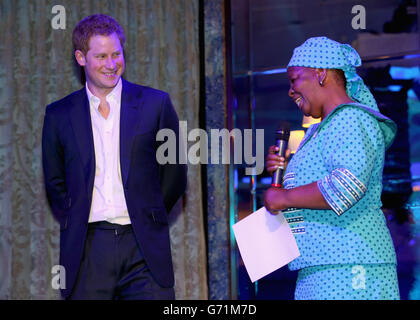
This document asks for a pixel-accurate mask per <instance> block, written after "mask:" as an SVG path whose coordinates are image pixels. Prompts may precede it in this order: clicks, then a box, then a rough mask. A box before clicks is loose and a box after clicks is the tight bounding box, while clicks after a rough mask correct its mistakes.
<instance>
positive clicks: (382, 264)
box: [283, 103, 399, 300]
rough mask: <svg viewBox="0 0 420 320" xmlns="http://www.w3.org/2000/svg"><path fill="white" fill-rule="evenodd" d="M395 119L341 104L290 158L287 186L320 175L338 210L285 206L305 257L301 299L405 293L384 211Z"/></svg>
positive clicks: (296, 265)
mask: <svg viewBox="0 0 420 320" xmlns="http://www.w3.org/2000/svg"><path fill="white" fill-rule="evenodd" d="M395 133H396V126H395V123H394V122H392V120H390V119H388V118H386V117H385V116H383V115H382V114H380V113H379V112H378V111H377V110H374V109H371V108H369V107H367V106H364V105H360V104H356V103H350V104H344V105H340V106H338V107H336V108H335V109H334V110H333V111H332V112H331V113H330V114H329V115H328V116H327V117H326V118H325V119H323V121H322V122H321V123H318V124H315V125H312V126H311V127H310V128H309V129H308V131H307V132H306V134H305V137H304V139H303V140H302V142H301V144H300V146H299V148H298V150H297V152H296V153H295V154H294V156H293V157H292V159H291V160H290V162H289V164H288V166H287V169H286V172H285V175H284V178H283V184H284V187H285V188H286V189H289V188H294V187H298V186H301V185H305V184H309V183H312V182H314V181H317V184H318V187H319V190H320V191H321V193H322V194H323V196H324V198H325V200H326V201H327V202H328V204H329V205H330V206H331V208H332V210H314V209H296V208H289V209H287V210H285V214H284V215H285V217H286V219H287V221H288V222H289V225H290V227H291V229H292V232H293V234H294V236H295V238H296V242H297V244H298V247H299V250H300V253H301V256H300V257H298V258H297V259H296V260H294V261H292V262H291V263H290V264H289V268H290V270H299V273H298V280H297V284H296V291H295V299H317V300H318V299H346V300H347V299H381V300H382V299H399V290H398V281H397V275H396V254H395V249H394V246H393V243H392V239H391V236H390V233H389V230H388V228H387V226H386V221H385V217H384V215H383V213H382V211H381V205H382V204H381V200H380V198H381V192H382V171H383V166H384V156H385V155H384V154H385V149H386V148H387V147H388V146H389V145H390V144H391V143H392V141H393V139H394V136H395Z"/></svg>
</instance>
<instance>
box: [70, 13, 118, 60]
mask: <svg viewBox="0 0 420 320" xmlns="http://www.w3.org/2000/svg"><path fill="white" fill-rule="evenodd" d="M114 32H115V33H116V34H117V36H118V38H119V39H120V43H121V47H124V43H125V34H124V29H123V28H122V27H121V26H120V25H119V23H118V22H117V20H115V19H114V18H112V17H110V16H107V15H105V14H94V15H91V16H88V17H86V18H84V19H83V20H81V21H80V22H79V23H78V24H77V25H76V27H75V28H74V30H73V37H72V41H73V47H74V51H76V50H80V51H82V52H83V54H84V55H86V54H87V52H88V51H89V40H90V38H91V37H92V36H96V35H102V36H109V35H111V34H113V33H114Z"/></svg>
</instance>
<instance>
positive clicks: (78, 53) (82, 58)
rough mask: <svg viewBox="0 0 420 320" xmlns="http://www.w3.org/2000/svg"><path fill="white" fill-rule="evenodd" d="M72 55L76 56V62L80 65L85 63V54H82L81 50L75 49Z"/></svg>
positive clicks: (82, 65)
mask: <svg viewBox="0 0 420 320" xmlns="http://www.w3.org/2000/svg"><path fill="white" fill-rule="evenodd" d="M74 56H75V58H76V61H77V63H78V64H79V65H80V66H81V67H84V66H85V65H86V56H85V55H84V54H83V52H82V51H80V50H76V51H75V52H74Z"/></svg>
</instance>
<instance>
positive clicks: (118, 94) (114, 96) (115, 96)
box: [85, 78, 122, 107]
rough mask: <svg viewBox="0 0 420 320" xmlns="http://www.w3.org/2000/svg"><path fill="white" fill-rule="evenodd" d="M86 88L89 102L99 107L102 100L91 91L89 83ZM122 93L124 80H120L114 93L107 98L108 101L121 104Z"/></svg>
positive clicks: (113, 90)
mask: <svg viewBox="0 0 420 320" xmlns="http://www.w3.org/2000/svg"><path fill="white" fill-rule="evenodd" d="M85 87H86V93H87V96H88V99H89V102H93V103H94V104H95V105H96V104H97V106H96V107H98V106H99V103H100V99H99V98H98V97H97V96H95V95H94V94H93V93H92V92H91V91H90V90H89V87H88V85H87V82H86V84H85ZM121 92H122V80H121V78H120V79H119V80H118V83H117V85H116V86H115V87H114V89H112V91H111V92H110V93H108V95H107V96H106V101H108V102H110V101H111V99H114V100H115V102H120V101H121Z"/></svg>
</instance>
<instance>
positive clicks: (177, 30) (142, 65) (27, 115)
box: [0, 0, 207, 299]
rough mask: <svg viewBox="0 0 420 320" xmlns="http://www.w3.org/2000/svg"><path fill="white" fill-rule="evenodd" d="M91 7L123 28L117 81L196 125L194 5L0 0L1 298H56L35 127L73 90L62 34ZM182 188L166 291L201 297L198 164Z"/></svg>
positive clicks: (53, 239) (185, 1)
mask: <svg viewBox="0 0 420 320" xmlns="http://www.w3.org/2000/svg"><path fill="white" fill-rule="evenodd" d="M56 4H60V5H62V6H63V7H64V9H65V17H66V19H65V29H54V26H55V27H57V26H59V25H60V24H61V26H62V25H63V20H61V21H57V20H56V21H55V22H56V24H55V25H54V24H53V25H52V24H51V22H52V20H53V19H54V17H57V14H58V11H54V13H53V7H54V6H55V5H56ZM59 9H62V8H59ZM94 13H105V14H109V15H111V16H113V17H114V18H116V19H117V20H118V21H119V22H120V24H121V25H122V26H123V27H124V29H125V32H126V37H127V41H126V45H125V57H126V71H125V74H124V77H125V78H126V79H127V80H129V81H132V82H135V83H139V84H143V85H147V86H152V87H155V88H158V89H161V90H164V91H167V92H169V93H170V95H171V98H172V101H173V103H174V106H175V108H176V110H177V112H178V115H179V118H180V119H181V120H186V121H188V127H189V129H192V128H198V107H199V50H198V48H199V45H198V34H199V32H198V18H199V14H198V1H191V0H149V1H147V0H132V1H129V0H127V1H125V0H117V1H116V0H108V1H93V0H77V1H76V0H68V1H66V0H60V1H46V0H30V1H28V0H2V1H0V18H1V20H0V21H1V23H0V60H1V66H0V299H54V298H58V297H59V294H58V291H57V290H54V289H53V288H52V286H51V280H52V278H53V276H54V274H52V267H53V266H54V265H57V264H58V254H59V231H58V230H59V226H58V224H57V222H56V221H55V220H54V219H53V218H52V215H51V212H50V209H49V207H48V205H47V201H46V197H45V191H44V186H43V174H42V162H41V131H42V124H43V117H44V112H45V106H46V105H47V104H49V103H51V102H53V101H55V100H57V99H59V98H62V97H64V96H65V95H67V94H69V93H71V92H73V91H75V90H77V89H79V88H80V87H81V84H80V82H79V81H78V77H77V75H76V73H75V68H74V64H73V63H74V62H73V52H72V43H71V34H72V31H73V28H74V26H75V24H76V23H77V22H78V21H79V20H81V19H82V18H83V17H85V16H87V15H90V14H94ZM56 19H58V18H56ZM57 23H58V24H57ZM145 183H147V182H145ZM188 185H189V187H188V191H187V193H186V196H185V197H184V199H183V201H180V202H179V203H178V206H177V209H178V210H175V211H182V212H181V213H180V212H175V213H174V214H173V216H172V221H171V242H172V248H173V260H174V266H175V278H176V284H175V290H176V295H177V298H180V299H206V298H207V280H206V249H205V235H204V227H203V211H202V198H201V187H200V185H201V177H200V167H199V166H192V165H189V171H188Z"/></svg>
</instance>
